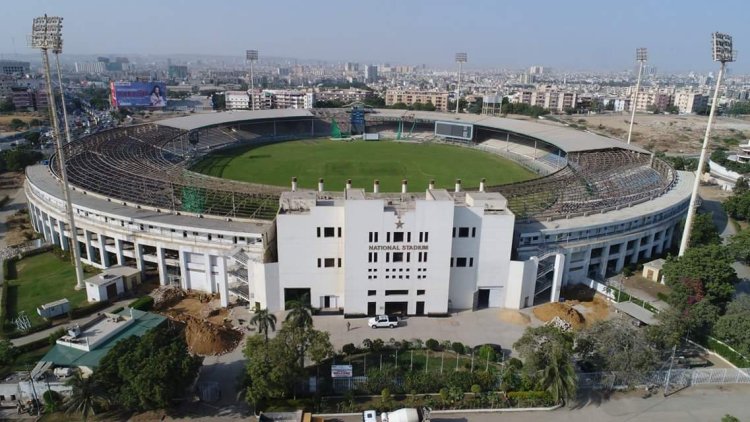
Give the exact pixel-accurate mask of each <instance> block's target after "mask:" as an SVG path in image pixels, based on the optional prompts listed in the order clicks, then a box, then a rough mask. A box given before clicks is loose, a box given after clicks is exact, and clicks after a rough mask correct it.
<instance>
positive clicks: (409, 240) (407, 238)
mask: <svg viewBox="0 0 750 422" xmlns="http://www.w3.org/2000/svg"><path fill="white" fill-rule="evenodd" d="M406 241H407V242H409V243H411V232H407V233H406Z"/></svg>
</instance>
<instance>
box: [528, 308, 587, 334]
mask: <svg viewBox="0 0 750 422" xmlns="http://www.w3.org/2000/svg"><path fill="white" fill-rule="evenodd" d="M534 316H535V317H537V318H539V320H540V321H542V322H549V321H552V319H554V318H555V317H559V318H560V319H562V320H563V321H565V322H567V323H568V324H570V326H571V327H572V328H573V329H574V330H579V329H581V328H583V326H584V325H585V323H586V320H585V319H584V318H583V315H581V313H580V312H578V311H577V310H575V309H573V307H572V306H570V305H568V304H567V303H560V302H550V303H545V304H544V305H540V306H537V307H536V308H534Z"/></svg>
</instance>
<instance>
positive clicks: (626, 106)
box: [614, 98, 630, 112]
mask: <svg viewBox="0 0 750 422" xmlns="http://www.w3.org/2000/svg"><path fill="white" fill-rule="evenodd" d="M625 110H630V98H618V99H616V100H615V109H614V111H620V112H622V111H625Z"/></svg>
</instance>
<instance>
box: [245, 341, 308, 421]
mask: <svg viewBox="0 0 750 422" xmlns="http://www.w3.org/2000/svg"><path fill="white" fill-rule="evenodd" d="M243 353H244V355H245V358H246V364H245V374H246V376H247V382H246V388H247V389H246V393H245V398H246V400H247V401H248V402H249V403H250V404H252V405H253V406H254V407H255V410H256V412H257V411H258V410H259V409H261V408H263V405H264V403H265V401H266V400H268V399H272V398H281V397H284V396H285V395H286V394H287V392H288V391H291V386H290V381H291V382H294V380H295V379H296V378H297V377H298V376H299V374H297V373H295V370H296V368H297V365H296V362H297V360H296V359H297V357H296V355H295V354H294V353H292V351H291V350H289V349H288V348H286V347H284V344H283V343H282V342H280V341H279V340H277V339H276V338H273V339H271V341H270V342H269V352H268V353H266V352H265V341H264V339H263V336H261V335H254V336H250V337H248V338H247V341H246V343H245V348H244V350H243ZM266 357H268V358H269V361H266Z"/></svg>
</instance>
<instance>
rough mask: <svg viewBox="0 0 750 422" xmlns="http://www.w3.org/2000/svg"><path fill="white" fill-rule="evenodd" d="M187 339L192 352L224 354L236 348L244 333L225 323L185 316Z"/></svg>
mask: <svg viewBox="0 0 750 422" xmlns="http://www.w3.org/2000/svg"><path fill="white" fill-rule="evenodd" d="M185 322H186V323H187V326H186V327H185V340H186V341H187V345H188V349H189V350H190V352H192V353H195V354H197V355H202V356H208V355H223V354H225V353H229V352H231V351H232V350H234V348H235V347H237V345H238V344H239V342H240V340H241V339H242V333H240V332H239V331H237V330H235V329H233V328H229V327H226V326H223V325H217V324H213V323H210V322H207V321H201V320H199V319H197V318H195V317H192V316H187V317H186V318H185Z"/></svg>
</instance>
